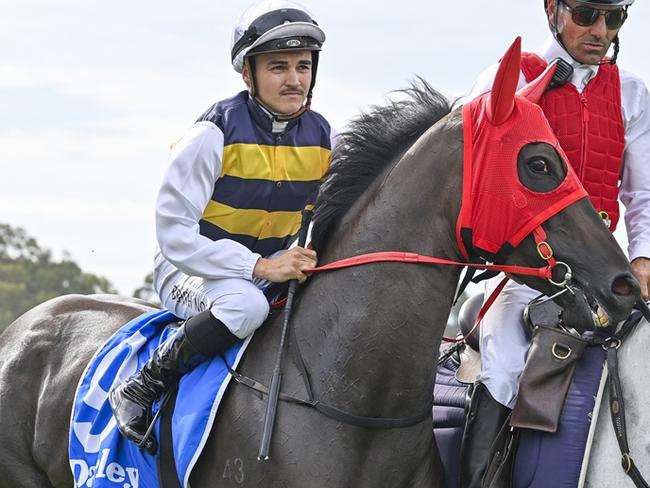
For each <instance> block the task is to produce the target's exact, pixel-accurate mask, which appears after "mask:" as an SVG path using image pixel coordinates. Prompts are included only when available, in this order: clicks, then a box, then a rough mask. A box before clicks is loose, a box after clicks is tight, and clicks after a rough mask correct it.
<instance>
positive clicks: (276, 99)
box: [242, 51, 312, 115]
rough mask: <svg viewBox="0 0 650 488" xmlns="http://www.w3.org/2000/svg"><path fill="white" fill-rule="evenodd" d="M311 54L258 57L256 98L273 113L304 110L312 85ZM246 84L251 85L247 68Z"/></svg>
mask: <svg viewBox="0 0 650 488" xmlns="http://www.w3.org/2000/svg"><path fill="white" fill-rule="evenodd" d="M311 70H312V56H311V51H289V52H281V51H280V52H272V53H263V54H258V55H257V56H255V81H256V84H257V86H256V93H255V95H256V96H257V98H259V99H260V101H261V102H262V103H263V104H264V105H265V106H266V107H267V108H268V109H269V110H271V111H272V112H273V113H275V114H278V115H291V114H293V113H295V112H297V111H298V110H300V108H301V107H302V105H303V103H304V102H305V98H306V97H307V92H308V91H309V87H310V85H311V76H312V71H311ZM242 76H243V77H244V81H245V82H246V84H247V85H248V86H250V83H251V81H250V76H249V73H248V70H247V69H246V68H245V69H244V71H243V72H242Z"/></svg>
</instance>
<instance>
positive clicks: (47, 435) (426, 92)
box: [0, 41, 639, 488]
mask: <svg viewBox="0 0 650 488" xmlns="http://www.w3.org/2000/svg"><path fill="white" fill-rule="evenodd" d="M520 49H521V48H520V41H517V42H515V43H514V44H513V46H512V47H511V48H510V50H509V51H508V53H507V54H506V56H504V58H503V61H502V63H501V66H500V68H499V75H497V81H496V82H495V86H494V88H493V89H492V92H491V93H489V94H487V95H485V96H484V97H483V98H482V99H481V101H480V102H479V103H480V104H481V105H480V106H481V107H484V110H483V113H484V115H485V116H486V117H487V120H488V122H489V124H491V125H493V126H495V127H504V125H503V124H504V122H503V121H504V120H505V121H508V123H510V124H511V125H512V126H513V127H517V126H518V127H521V126H522V124H525V126H526V127H529V128H532V127H535V126H538V127H542V128H543V132H544V134H548V133H551V132H550V128H549V127H548V124H547V123H546V120H545V119H544V117H543V114H542V112H541V110H539V109H538V107H536V106H534V107H533V105H534V103H533V101H531V100H533V99H534V93H536V92H539V90H541V89H542V88H543V87H544V86H545V85H547V84H548V82H549V80H550V78H549V76H548V73H547V74H545V75H544V76H545V77H544V78H543V79H541V78H540V80H539V81H538V82H537V84H536V85H534V86H532V84H531V89H529V90H527V91H526V92H520V93H519V94H516V93H515V88H516V80H515V81H513V80H514V79H515V78H518V76H519V62H520ZM542 85H544V86H542ZM406 93H407V94H408V95H409V97H408V98H407V99H406V100H401V101H393V102H390V103H389V104H388V105H387V106H384V107H377V108H375V109H373V110H372V111H371V112H368V113H366V114H362V115H361V116H360V117H359V118H358V119H356V121H354V122H353V123H352V124H351V125H350V129H349V131H348V132H346V133H345V134H343V135H342V142H341V143H340V146H339V149H337V154H338V155H337V156H335V158H334V162H333V164H332V168H331V170H330V172H329V174H328V176H327V178H326V181H325V182H324V184H323V186H322V189H321V193H320V195H319V197H318V201H317V202H316V213H315V216H314V228H313V232H312V238H313V242H314V246H315V248H316V249H317V251H318V253H319V261H320V263H321V264H325V263H332V262H335V261H337V260H339V259H340V258H344V257H348V256H354V255H358V254H360V253H370V252H374V251H386V250H398V251H405V252H408V253H417V254H433V255H434V256H438V257H441V258H445V259H448V260H451V261H454V262H462V261H465V260H466V258H467V256H465V253H464V252H463V251H462V250H461V249H460V247H459V244H458V231H457V226H456V222H457V219H458V217H459V214H460V212H461V207H462V199H461V196H462V195H463V194H464V192H465V190H466V188H465V186H464V179H463V175H464V172H465V171H466V170H467V165H466V164H464V163H467V160H466V157H465V156H466V154H465V150H464V148H466V145H465V144H464V142H465V141H464V139H465V136H466V134H467V132H466V130H465V131H464V129H466V127H465V123H464V115H463V108H462V107H459V108H455V109H452V107H451V105H450V103H449V101H448V100H447V99H446V98H445V97H444V96H442V95H441V94H439V93H438V92H436V91H435V90H433V89H432V88H430V87H429V86H428V85H426V84H425V83H423V82H422V83H419V84H418V83H415V84H414V85H413V86H412V87H411V88H410V89H407V90H406ZM531 93H532V94H533V95H531ZM527 97H531V99H530V100H529V99H528V98H527ZM477 106H478V105H477ZM533 122H534V123H533ZM527 134H528V135H527V137H529V139H527V141H515V142H521V144H520V146H521V147H520V149H521V151H519V153H518V154H519V157H518V159H519V161H518V162H517V158H515V160H514V161H513V164H514V165H518V167H519V169H520V170H521V172H523V173H524V174H525V175H527V176H524V177H522V178H521V179H522V182H523V183H522V184H523V185H526V184H528V185H530V186H532V187H535V186H536V185H537V184H538V183H540V182H541V183H542V185H543V186H544V185H546V186H548V185H551V186H554V187H555V186H557V183H558V182H562V181H566V180H567V179H568V178H569V177H571V175H572V173H571V170H570V169H568V166H567V165H566V163H565V162H564V160H563V157H562V155H561V152H558V150H557V149H556V148H555V146H557V147H558V148H559V145H558V144H556V142H557V141H550V143H549V142H540V140H538V139H535V136H536V134H535V131H534V130H532V129H531V130H529V131H528V133H527ZM503 137H504V139H503V140H502V141H501V142H502V143H503V142H507V141H506V139H505V138H507V137H509V136H508V134H505V135H504V136H503ZM502 146H503V144H499V143H498V142H497V143H495V144H493V145H491V146H490V147H488V148H487V149H488V153H487V155H488V156H489V157H494V158H498V157H499V155H500V153H501V151H503V147H502ZM552 146H553V147H552ZM536 182H537V183H536ZM479 183H480V182H479ZM542 193H543V192H542ZM553 194H554V192H552V191H551V192H549V193H548V196H549V197H550V196H552V195H553ZM515 203H517V204H521V201H519V200H517V201H516V202H515ZM493 218H495V217H494V216H493ZM541 226H542V223H541V222H540V229H541ZM543 230H544V231H545V233H546V234H547V238H546V243H547V245H549V246H551V247H552V249H553V252H554V255H555V258H556V259H558V260H560V261H562V262H563V263H565V264H564V266H566V267H567V268H570V269H571V275H572V276H571V277H569V276H567V274H568V273H565V274H564V275H563V276H564V277H565V280H564V283H563V286H571V288H572V293H574V295H571V294H569V293H564V294H561V295H559V296H558V297H557V298H556V300H558V301H559V302H560V303H564V304H565V305H568V304H569V303H570V301H571V296H575V297H583V298H584V299H583V300H582V301H581V302H580V303H584V304H587V305H585V306H578V305H576V306H575V307H574V308H575V309H576V311H575V317H576V319H577V320H579V321H581V322H585V321H591V320H592V318H593V314H594V310H593V308H594V307H595V306H598V307H599V313H600V314H601V315H602V314H603V313H606V314H607V316H608V317H609V319H610V320H612V321H617V320H621V319H622V318H624V317H625V316H627V315H628V313H629V312H630V310H631V308H632V305H633V303H634V301H635V300H636V299H637V298H638V296H639V287H638V284H637V283H636V281H635V280H634V278H633V277H632V273H631V269H630V267H629V264H628V261H627V259H626V258H625V256H624V255H623V253H622V252H621V250H620V248H619V246H618V245H617V243H616V241H615V240H614V238H613V237H612V236H611V234H610V233H609V231H608V230H607V229H606V227H605V226H604V225H603V223H602V221H601V220H600V217H599V216H598V215H597V214H596V212H595V211H594V209H593V207H592V206H591V204H590V203H589V201H588V200H587V198H584V197H581V198H579V199H577V200H575V201H573V203H571V204H570V205H567V206H564V207H563V208H562V209H561V210H558V211H557V212H556V213H554V214H553V215H552V216H550V217H549V218H548V219H547V220H545V221H544V223H543ZM487 257H491V258H492V259H494V256H487ZM546 257H548V256H546ZM503 262H504V263H506V264H508V263H510V264H517V265H527V266H540V265H542V266H546V264H547V261H546V260H544V259H542V257H540V253H538V244H537V243H536V242H535V240H534V238H533V237H532V236H530V235H528V236H525V237H522V240H521V242H517V243H516V246H512V249H511V252H509V253H508V254H507V256H505V257H504V259H503ZM560 268H561V267H560V266H558V267H556V268H554V269H555V270H558V269H560ZM461 269H462V266H459V265H451V266H443V265H435V266H428V265H423V264H403V263H397V262H383V263H382V262H380V263H374V264H369V265H366V266H362V267H355V268H347V269H340V270H337V271H333V272H329V273H320V274H314V275H313V276H312V277H311V278H310V280H309V282H308V283H307V284H306V285H305V286H303V287H302V288H301V290H300V292H299V295H298V296H297V299H296V302H295V310H294V312H293V315H292V319H291V327H292V331H293V333H292V337H293V340H292V341H290V344H289V349H291V351H292V353H295V352H296V351H299V353H298V354H297V355H299V356H300V357H301V358H302V364H303V365H304V370H303V369H302V368H299V367H298V366H297V364H298V361H285V362H284V370H283V383H282V390H283V393H286V394H290V395H294V396H297V397H305V394H306V393H305V383H304V380H305V378H309V380H310V383H311V388H312V390H313V395H314V397H315V398H316V399H317V400H318V402H319V404H321V405H329V406H331V407H333V408H335V409H337V411H339V412H344V413H345V414H346V415H347V417H346V418H344V419H341V418H332V416H330V415H324V414H323V413H321V412H320V411H317V410H316V409H313V408H308V407H305V406H303V405H297V404H293V403H285V402H282V403H280V405H279V407H278V412H277V419H276V422H275V431H274V437H273V442H272V445H271V452H270V460H269V461H267V462H260V461H258V460H257V457H256V453H257V448H258V446H259V443H260V438H261V430H262V419H263V417H264V412H265V409H266V402H265V401H264V400H263V399H262V398H260V396H259V395H258V394H257V393H256V392H253V391H251V390H249V389H247V388H243V387H242V386H240V385H234V386H233V385H231V386H230V387H229V389H228V390H227V392H226V394H225V396H224V398H223V400H222V404H221V405H220V407H219V415H217V418H216V420H215V423H214V425H213V429H212V431H211V432H210V435H209V438H208V440H207V443H206V444H205V446H204V449H203V451H202V453H201V455H200V457H199V459H198V461H197V462H196V464H195V465H194V467H193V469H192V473H191V477H190V479H189V480H182V481H183V482H184V486H188V484H187V481H189V483H190V484H191V486H192V487H193V488H202V487H208V486H228V487H259V486H267V487H273V488H280V487H282V488H297V487H305V486H310V487H314V488H324V487H350V486H354V487H357V488H366V487H373V488H375V487H378V486H382V487H391V488H401V487H413V488H424V487H427V488H430V487H432V486H433V487H442V486H444V470H443V466H442V463H441V459H440V456H439V453H438V451H437V447H436V444H435V440H434V436H433V425H432V419H431V400H432V398H431V397H432V391H433V385H434V380H435V374H436V361H435V354H436V351H438V348H439V344H440V340H441V336H442V333H443V330H444V328H445V325H446V322H447V317H448V315H449V311H450V309H451V306H452V301H453V298H454V293H455V291H456V286H457V283H458V280H459V277H460V274H461ZM567 271H568V269H567ZM569 278H570V279H569ZM519 279H521V280H522V281H523V282H525V283H526V284H528V285H530V286H532V287H535V288H537V289H539V290H540V291H541V292H544V293H547V294H551V293H555V292H557V290H558V287H557V286H555V285H553V284H552V283H551V282H550V281H549V280H548V279H545V278H542V277H540V276H537V277H536V276H529V275H522V276H521V277H520V278H519ZM558 280H559V281H561V280H560V278H557V277H556V278H555V281H558ZM150 309H151V307H150V306H148V305H146V304H144V303H141V302H136V301H128V300H126V299H123V298H118V297H110V296H109V297H107V296H78V295H71V296H64V297H59V298H56V299H53V300H51V301H48V302H46V303H44V304H41V305H39V306H37V307H36V308H34V309H32V310H31V311H29V312H27V313H26V314H25V315H23V316H22V317H20V318H19V319H17V321H16V322H15V323H14V324H12V325H11V326H10V327H9V328H8V329H7V331H6V332H5V333H4V334H3V335H2V336H0V357H1V358H2V363H1V365H0V426H1V429H0V487H2V488H8V487H15V486H29V487H30V488H31V487H33V488H53V487H55V488H60V487H61V488H62V487H69V486H72V485H73V484H74V482H73V477H72V474H71V472H70V467H69V465H68V459H67V444H68V424H69V419H70V410H71V405H72V396H73V392H74V390H75V387H76V384H77V382H78V380H79V378H80V376H81V374H82V371H83V369H84V366H85V364H86V362H87V361H88V359H89V358H90V357H91V356H92V355H93V353H94V351H95V350H96V349H97V348H98V347H99V346H100V345H101V344H102V343H103V341H105V340H106V339H107V338H108V337H109V336H110V335H111V334H112V333H113V332H114V331H115V330H117V329H118V328H119V327H120V326H121V325H122V324H124V323H125V322H126V321H128V320H129V319H131V318H133V317H135V316H137V315H138V314H140V313H142V312H144V311H146V310H150ZM280 333H281V319H280V318H279V317H278V318H271V319H270V321H269V322H268V323H267V324H265V325H264V326H263V327H262V328H261V329H259V330H258V331H257V332H256V333H255V335H254V337H253V339H252V340H251V342H250V344H249V347H248V350H247V352H246V355H245V356H244V358H243V360H242V361H241V362H240V365H239V366H238V369H239V370H240V371H241V372H242V373H244V374H246V375H247V376H249V377H252V378H255V379H257V380H258V381H259V382H261V383H264V384H267V385H268V384H269V380H270V377H271V370H272V365H273V364H274V363H275V361H276V355H277V344H278V343H279V338H280ZM352 416H356V417H357V418H373V419H379V422H378V423H379V424H381V423H382V422H381V421H382V420H383V421H386V424H387V425H383V426H382V425H376V426H374V427H368V426H360V425H352V424H354V422H350V421H348V419H349V418H350V417H352ZM388 419H392V420H394V421H395V422H394V424H395V425H389V424H391V422H389V421H388ZM405 419H409V421H408V422H406V421H404V420H405ZM412 419H417V420H412ZM399 420H402V421H404V422H401V423H402V424H403V425H400V426H396V424H400V422H399ZM411 420H412V421H411ZM382 427H386V428H382ZM388 427H391V428H388Z"/></svg>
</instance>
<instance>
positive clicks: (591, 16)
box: [559, 2, 627, 30]
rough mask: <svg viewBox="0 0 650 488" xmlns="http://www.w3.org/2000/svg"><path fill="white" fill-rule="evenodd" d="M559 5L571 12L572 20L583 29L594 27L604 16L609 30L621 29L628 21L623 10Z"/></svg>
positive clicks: (562, 3)
mask: <svg viewBox="0 0 650 488" xmlns="http://www.w3.org/2000/svg"><path fill="white" fill-rule="evenodd" d="M559 3H560V4H561V5H562V6H563V7H564V8H565V9H567V10H568V11H569V12H571V20H573V22H574V23H576V24H578V25H580V26H582V27H589V26H590V25H593V24H594V23H595V22H596V21H597V20H598V17H600V16H601V15H602V16H603V17H605V25H607V28H608V29H611V30H614V29H619V28H620V27H621V26H622V25H623V22H625V19H627V10H625V9H622V8H618V9H614V10H599V9H597V8H593V7H587V6H586V5H577V6H575V7H570V6H569V5H567V4H566V3H564V2H559Z"/></svg>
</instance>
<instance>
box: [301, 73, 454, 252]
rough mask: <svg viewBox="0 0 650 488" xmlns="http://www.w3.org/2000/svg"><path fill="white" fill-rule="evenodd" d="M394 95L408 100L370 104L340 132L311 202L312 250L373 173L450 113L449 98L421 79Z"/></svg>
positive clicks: (319, 245) (322, 243)
mask: <svg viewBox="0 0 650 488" xmlns="http://www.w3.org/2000/svg"><path fill="white" fill-rule="evenodd" d="M397 93H403V94H406V95H407V98H406V99H405V100H399V101H394V100H388V104H387V105H385V106H372V107H371V109H370V111H369V112H366V113H362V114H360V115H359V116H357V117H356V118H354V119H353V120H352V121H351V122H350V124H349V126H348V129H347V130H346V131H345V132H342V133H341V134H340V136H339V140H338V143H337V147H336V148H335V149H334V152H333V154H332V164H331V166H330V169H329V171H328V172H327V174H326V175H325V180H324V182H323V184H322V185H321V188H320V192H319V194H318V199H317V200H316V208H315V211H314V216H313V223H314V226H313V229H312V233H311V237H312V245H313V247H314V249H316V250H317V251H322V250H323V249H324V246H325V244H326V242H327V239H328V237H329V234H330V232H331V230H332V227H333V225H334V224H335V223H336V222H338V221H339V220H340V218H341V217H342V216H343V214H345V212H346V211H347V210H348V209H349V208H350V207H351V206H352V204H353V203H354V202H355V201H356V200H357V198H359V196H360V195H361V194H362V193H363V192H364V191H365V190H366V189H367V188H368V186H369V185H370V184H371V183H372V182H373V181H374V180H375V178H376V177H377V175H378V174H379V173H381V171H382V170H383V169H384V168H386V166H388V164H389V163H391V162H393V161H395V160H396V159H397V158H398V156H399V155H401V154H402V153H403V152H404V151H405V150H406V149H408V148H409V147H410V146H411V145H412V144H413V143H414V142H415V141H416V140H417V139H418V138H419V137H420V136H421V135H422V134H423V133H424V132H425V131H426V130H427V129H428V128H429V127H431V126H432V125H433V124H435V123H436V122H437V121H438V120H440V119H441V118H443V117H444V116H445V115H447V114H448V113H449V112H450V111H451V103H450V102H449V100H447V98H445V97H444V96H443V95H442V94H440V93H439V92H438V91H436V90H434V89H433V88H432V87H431V86H430V85H429V84H428V83H427V82H426V81H425V80H423V79H422V78H420V77H418V78H417V79H416V80H415V81H413V82H411V86H410V88H407V89H405V90H399V91H398V92H397Z"/></svg>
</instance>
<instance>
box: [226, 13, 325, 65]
mask: <svg viewBox="0 0 650 488" xmlns="http://www.w3.org/2000/svg"><path fill="white" fill-rule="evenodd" d="M323 42H325V33H324V32H323V30H322V29H321V28H320V27H319V26H318V23H317V22H316V21H315V20H314V19H313V17H312V15H311V14H310V13H309V12H308V11H307V9H306V8H305V7H303V6H302V5H300V4H299V3H297V2H293V1H291V0H262V1H260V2H258V3H256V4H254V5H252V6H251V7H249V8H248V9H247V10H246V11H245V12H244V13H243V14H242V15H241V16H240V17H239V20H238V21H237V23H236V25H235V29H234V31H233V35H232V41H231V44H230V55H231V61H232V65H233V68H235V71H237V72H238V73H241V72H242V70H243V68H244V59H245V58H246V56H250V55H253V54H260V53H266V52H273V51H284V50H290V51H320V49H321V46H322V45H323Z"/></svg>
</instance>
